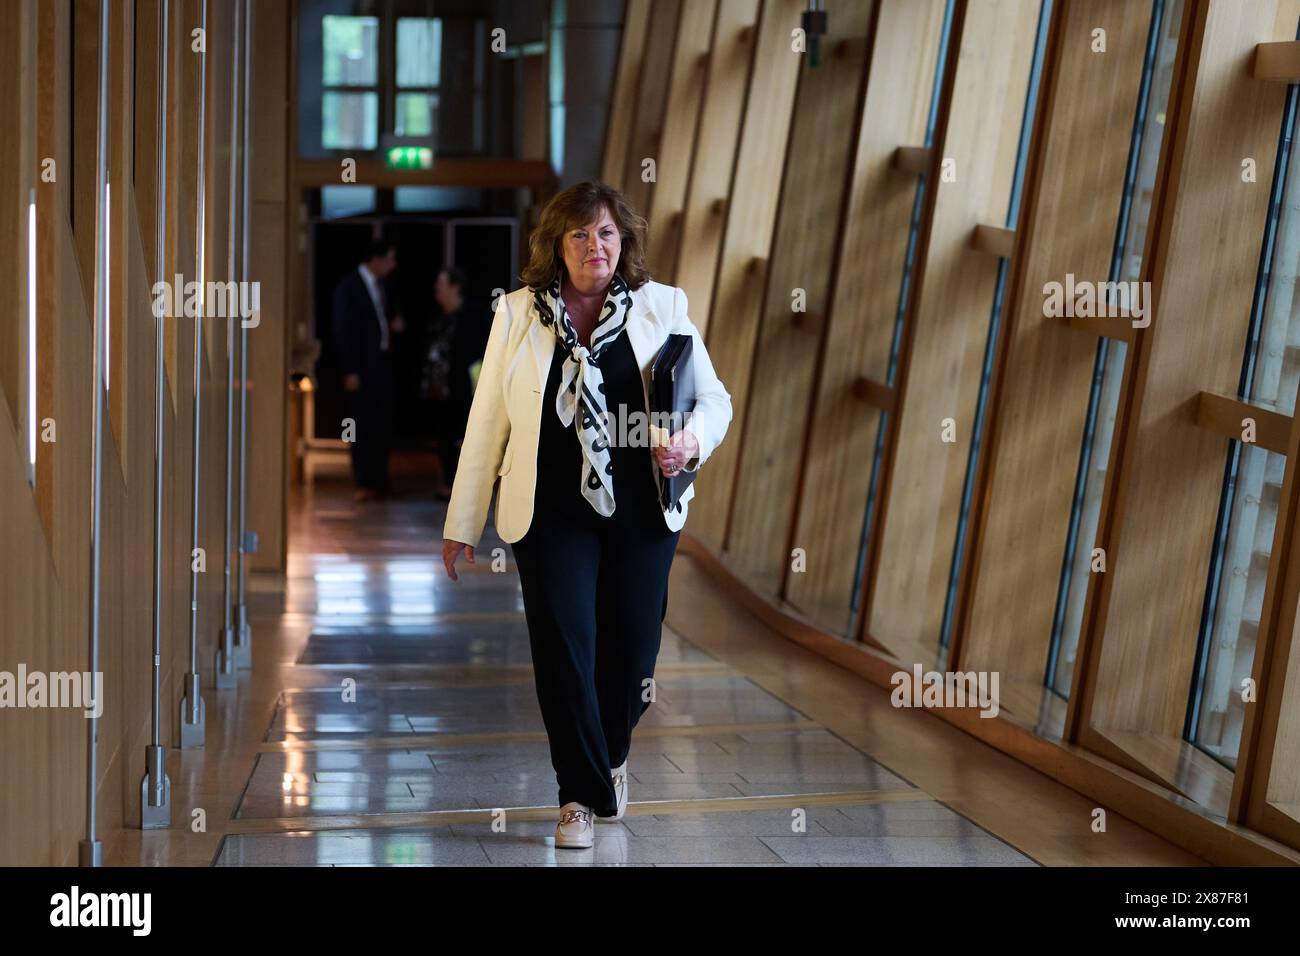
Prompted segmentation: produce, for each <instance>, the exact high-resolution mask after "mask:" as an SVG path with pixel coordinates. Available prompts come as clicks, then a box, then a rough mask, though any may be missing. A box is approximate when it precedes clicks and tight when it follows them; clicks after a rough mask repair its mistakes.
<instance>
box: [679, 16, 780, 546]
mask: <svg viewBox="0 0 1300 956" xmlns="http://www.w3.org/2000/svg"><path fill="white" fill-rule="evenodd" d="M801 8H802V4H800V3H799V0H764V3H763V13H762V17H761V18H760V20H759V27H758V42H757V44H756V46H755V50H754V64H755V69H754V71H753V75H752V79H751V80H750V84H749V93H748V98H747V100H746V103H745V120H744V124H743V127H742V129H741V133H740V146H739V148H738V150H737V152H736V170H735V175H734V177H733V179H732V183H731V199H730V200H729V201H728V204H727V226H726V231H725V232H724V237H723V240H722V252H721V256H720V257H719V260H718V277H717V281H716V283H715V293H714V300H713V306H712V309H711V311H710V313H709V316H708V318H707V319H706V322H707V324H708V330H709V331H708V338H707V339H706V341H707V342H708V346H709V357H710V358H712V359H713V363H714V368H715V370H716V371H717V373H718V378H720V379H721V380H722V382H723V384H724V385H725V386H726V387H727V391H729V392H730V393H731V404H732V419H731V425H730V426H729V428H728V433H727V440H726V441H724V442H723V443H722V444H721V445H719V446H718V449H717V451H715V452H714V453H713V455H711V456H710V457H709V462H708V464H707V465H706V466H705V467H704V468H702V469H700V477H699V478H697V479H696V485H697V487H698V490H697V491H696V493H695V497H696V503H695V504H693V506H692V508H691V523H692V525H693V527H692V528H691V534H693V535H694V536H695V537H697V538H699V539H700V540H701V541H702V542H704V543H705V544H706V545H707V546H708V547H709V548H710V550H712V551H714V552H715V553H716V552H719V551H721V549H722V538H723V534H724V532H725V530H726V522H727V513H728V509H729V505H730V502H731V496H732V487H733V483H734V481H735V473H736V462H737V461H738V460H739V457H740V446H741V444H742V436H743V434H744V422H745V401H746V396H747V395H748V393H749V380H750V370H751V363H752V358H753V354H754V342H755V339H756V337H757V334H758V320H759V310H760V309H761V308H762V303H763V289H764V288H765V286H766V275H767V257H768V253H769V252H770V251H771V249H770V247H771V242H772V232H773V228H774V225H775V223H776V206H777V196H778V193H779V191H780V184H781V178H782V167H783V164H784V162H785V154H786V141H787V137H788V136H789V133H790V123H791V119H792V115H791V109H792V106H793V104H794V93H795V86H796V83H797V79H798V70H799V64H800V59H799V57H798V55H796V54H794V53H792V52H791V49H790V31H791V30H793V29H795V28H796V27H797V26H798V25H799V11H800V9H801ZM690 309H691V315H692V317H694V316H696V315H697V314H698V310H696V309H695V307H694V305H691V306H690ZM696 321H698V319H697V320H696Z"/></svg>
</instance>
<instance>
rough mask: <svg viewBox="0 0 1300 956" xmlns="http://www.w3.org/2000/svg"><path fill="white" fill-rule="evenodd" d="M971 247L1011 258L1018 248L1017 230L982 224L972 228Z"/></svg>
mask: <svg viewBox="0 0 1300 956" xmlns="http://www.w3.org/2000/svg"><path fill="white" fill-rule="evenodd" d="M970 247H971V248H972V249H974V250H975V251H976V252H986V253H988V254H989V255H991V256H997V257H999V258H1001V259H1010V258H1011V253H1012V252H1014V251H1015V248H1016V231H1015V230H1014V229H1007V228H1006V227H1004V226H986V225H984V224H982V223H981V224H980V225H978V226H976V227H975V228H974V229H972V230H971V234H970Z"/></svg>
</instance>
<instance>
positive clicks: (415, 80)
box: [397, 17, 442, 87]
mask: <svg viewBox="0 0 1300 956" xmlns="http://www.w3.org/2000/svg"><path fill="white" fill-rule="evenodd" d="M441 75H442V21H441V20H439V19H437V18H436V17H435V18H429V19H423V18H421V19H417V18H415V17H402V18H400V19H399V20H398V21H397V85H398V86H399V87H401V86H437V85H438V83H439V77H441Z"/></svg>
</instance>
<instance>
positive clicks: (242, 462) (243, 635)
mask: <svg viewBox="0 0 1300 956" xmlns="http://www.w3.org/2000/svg"><path fill="white" fill-rule="evenodd" d="M252 60H253V0H244V96H243V110H244V135H243V137H242V141H241V144H240V145H241V147H242V157H241V158H242V160H243V164H244V169H243V173H244V176H243V179H244V182H243V187H242V191H241V200H242V202H243V215H242V218H241V224H240V245H241V246H242V256H241V258H242V264H241V268H240V278H241V279H242V280H243V281H245V282H248V281H250V280H249V272H248V260H249V251H248V242H249V225H248V210H249V200H248V171H249V168H250V164H249V159H248V156H249V153H248V148H249V143H250V142H252V140H251V138H250V137H249V127H250V123H249V104H250V99H251V97H250V91H251V89H252V81H253V72H252ZM256 301H257V305H256V307H255V308H256V313H255V316H256V320H257V321H260V320H261V314H260V313H261V308H262V303H261V297H260V296H259V297H258V298H257V300H256ZM247 483H248V325H247V323H245V322H244V321H243V318H242V315H241V320H240V323H239V565H238V576H239V614H238V616H237V618H236V621H237V623H238V629H237V630H236V631H235V660H236V661H237V662H238V664H239V666H240V667H252V666H253V629H252V627H251V626H250V625H249V623H248V605H247V603H246V602H245V600H244V581H245V567H244V555H245V554H246V553H248V554H256V553H257V532H255V531H249V530H248V512H247V502H248V498H247Z"/></svg>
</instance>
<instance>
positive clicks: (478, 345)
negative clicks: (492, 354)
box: [429, 266, 492, 500]
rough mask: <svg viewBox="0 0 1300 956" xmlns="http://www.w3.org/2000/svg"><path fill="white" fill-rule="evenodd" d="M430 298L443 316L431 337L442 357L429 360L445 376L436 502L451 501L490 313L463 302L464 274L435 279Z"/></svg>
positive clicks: (450, 272)
mask: <svg viewBox="0 0 1300 956" xmlns="http://www.w3.org/2000/svg"><path fill="white" fill-rule="evenodd" d="M433 297H434V298H435V299H436V300H437V302H438V305H439V306H440V307H441V308H442V313H443V317H442V320H441V324H440V328H439V332H438V334H437V335H436V336H435V347H436V348H438V349H439V350H440V352H441V353H442V354H439V355H436V356H435V355H433V354H430V356H429V357H430V359H431V360H433V361H435V362H437V363H438V365H439V366H440V371H441V372H442V375H443V376H445V381H444V382H443V387H442V389H441V393H442V394H441V401H440V402H439V405H438V410H437V412H436V414H435V421H436V423H437V432H438V449H439V456H440V457H441V459H442V479H443V484H442V486H441V487H440V488H439V489H438V491H437V496H438V497H439V498H441V499H443V500H446V499H448V498H450V497H451V483H452V482H453V481H454V480H455V478H456V465H457V463H458V460H459V457H460V443H461V442H462V441H463V440H464V438H465V426H466V423H467V422H468V421H469V409H470V404H471V403H472V401H473V398H474V387H473V382H472V381H471V378H470V369H471V367H472V366H473V365H474V363H476V362H481V361H482V360H483V353H484V352H485V351H486V350H487V340H488V335H489V334H490V333H491V331H492V312H491V310H490V309H489V308H488V306H487V305H486V304H485V303H483V302H481V301H479V300H477V299H470V298H467V295H466V280H465V273H463V272H462V271H461V270H460V269H457V268H456V267H455V266H448V267H447V268H445V269H443V270H441V271H440V272H439V273H438V277H437V279H436V280H435V281H434V284H433Z"/></svg>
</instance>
